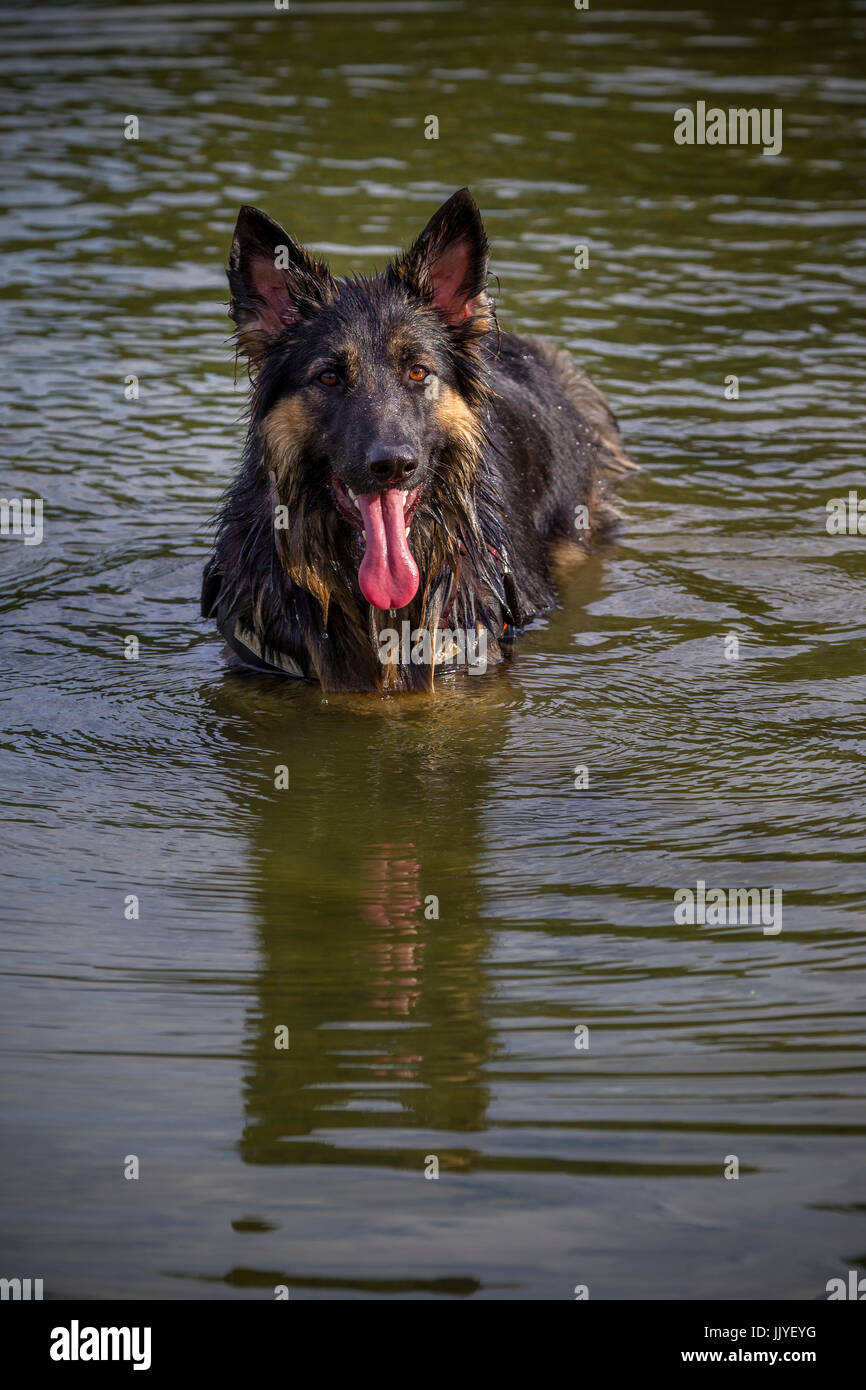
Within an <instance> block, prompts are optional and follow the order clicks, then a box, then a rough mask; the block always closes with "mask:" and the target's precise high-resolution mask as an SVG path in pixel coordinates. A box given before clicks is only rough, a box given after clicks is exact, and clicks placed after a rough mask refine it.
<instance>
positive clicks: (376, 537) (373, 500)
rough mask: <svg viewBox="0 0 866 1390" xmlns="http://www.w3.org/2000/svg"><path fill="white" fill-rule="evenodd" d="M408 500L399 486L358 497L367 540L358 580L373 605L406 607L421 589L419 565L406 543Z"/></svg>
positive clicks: (363, 493)
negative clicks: (404, 509)
mask: <svg viewBox="0 0 866 1390" xmlns="http://www.w3.org/2000/svg"><path fill="white" fill-rule="evenodd" d="M405 500H406V493H405V492H401V490H400V489H399V488H396V487H391V488H388V490H387V492H362V493H360V494H359V496H358V497H357V498H356V501H357V503H358V506H359V507H360V508H361V516H362V517H363V518H364V536H365V539H366V549H365V551H364V558H363V560H362V561H361V568H360V569H359V571H358V581H359V583H360V585H361V591H362V593H363V595H364V597H365V599H366V600H367V602H368V603H372V605H373V607H374V608H405V607H406V604H407V603H411V602H412V599H413V598H414V597H415V594H416V592H417V589H418V566H417V565H416V564H415V561H414V559H413V557H412V552H411V551H410V549H409V546H408V545H407V543H406V521H405V519H404V516H403V507H404V503H405Z"/></svg>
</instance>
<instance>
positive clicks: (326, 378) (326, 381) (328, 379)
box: [319, 372, 337, 386]
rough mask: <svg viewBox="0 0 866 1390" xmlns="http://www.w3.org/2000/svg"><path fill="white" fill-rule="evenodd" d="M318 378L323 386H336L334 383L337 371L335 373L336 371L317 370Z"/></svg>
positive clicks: (335, 382)
mask: <svg viewBox="0 0 866 1390" xmlns="http://www.w3.org/2000/svg"><path fill="white" fill-rule="evenodd" d="M319 380H320V382H321V383H322V385H323V386H336V384H337V373H336V372H319Z"/></svg>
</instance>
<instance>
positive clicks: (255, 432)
mask: <svg viewBox="0 0 866 1390" xmlns="http://www.w3.org/2000/svg"><path fill="white" fill-rule="evenodd" d="M487 267H488V248H487V238H486V236H485V234H484V228H483V226H482V223H481V217H480V214H479V212H478V208H477V207H476V205H475V202H474V200H473V198H472V196H471V194H470V193H469V191H468V189H465V188H464V189H461V190H460V191H459V192H458V193H455V194H454V195H453V197H451V198H449V199H448V201H447V202H446V203H444V204H443V206H442V207H441V208H440V209H439V211H438V212H437V213H435V214H434V216H433V217H432V218H431V219H430V221H429V222H428V224H427V226H426V227H425V228H424V230H423V232H422V233H421V235H420V236H419V237H418V239H417V241H415V243H414V244H413V245H412V246H411V247H410V248H409V250H408V251H405V252H404V253H403V254H402V255H400V256H398V257H397V258H396V259H395V260H394V261H393V262H392V263H391V264H390V265H389V266H388V268H387V269H386V270H385V271H384V273H383V274H381V275H377V276H375V277H374V278H369V279H368V278H358V277H353V278H351V279H340V280H338V279H334V278H333V277H332V276H331V274H330V272H329V270H328V267H327V266H326V265H325V264H324V263H323V262H322V261H319V260H316V259H315V258H314V257H313V256H311V255H310V254H309V253H308V252H307V251H305V250H304V249H303V247H301V246H299V245H298V244H297V242H295V241H294V240H293V239H292V238H291V237H290V236H289V234H288V233H287V232H285V231H284V230H283V228H282V227H281V226H279V225H278V223H276V222H274V221H272V219H271V218H270V217H268V216H267V215H266V214H265V213H263V212H260V211H259V210H258V209H257V208H253V207H243V208H241V211H240V214H239V216H238V221H237V226H236V228H235V234H234V240H233V243H232V248H231V256H230V260H229V269H228V277H229V287H230V291H231V305H230V308H229V313H230V316H231V318H232V319H233V320H234V322H235V325H236V334H235V338H236V347H237V351H238V352H241V353H243V354H245V355H246V357H247V359H248V363H249V370H250V375H251V378H252V381H253V386H252V392H251V404H250V423H249V432H248V436H247V443H246V451H245V455H244V460H243V465H242V467H241V470H240V473H239V475H238V477H237V478H236V480H235V482H234V484H233V485H232V487H231V488H230V489H229V491H228V493H227V496H226V499H225V502H224V505H223V508H222V512H221V514H220V517H219V519H218V532H217V538H216V545H215V549H214V553H213V555H212V557H211V559H210V561H209V562H208V564H207V567H206V569H205V573H204V583H203V586H202V614H203V616H204V617H206V618H208V617H213V618H215V619H216V622H217V625H218V627H219V629H220V632H221V633H222V635H223V637H224V638H225V639H226V641H227V643H228V645H229V646H230V647H231V648H232V649H233V651H234V653H235V655H236V657H238V658H239V659H240V661H241V663H242V664H243V665H245V666H248V667H253V668H255V669H258V670H266V671H277V672H283V673H286V674H289V675H293V676H300V677H306V678H317V679H318V680H319V681H320V682H321V684H322V686H323V687H324V688H325V689H326V690H351V691H364V690H366V691H378V690H430V689H431V688H432V686H433V678H434V673H435V670H436V668H437V665H440V666H447V665H448V663H449V661H453V660H454V658H455V656H456V659H457V661H458V662H459V661H460V660H461V658H462V659H463V661H464V662H465V664H467V665H470V666H473V668H477V667H478V666H479V665H481V664H482V663H480V662H478V660H477V653H478V651H479V649H481V650H483V652H484V654H485V658H486V660H498V659H500V658H501V656H502V655H504V654H505V652H506V650H507V644H508V643H509V642H510V640H511V638H512V637H513V634H514V631H515V629H519V628H520V627H522V626H524V625H525V624H526V622H527V621H528V620H529V619H530V618H531V617H533V616H534V615H536V614H539V613H541V612H543V611H544V610H545V609H549V608H551V607H553V606H554V604H555V602H556V595H555V590H554V585H553V572H552V558H551V549H552V546H553V545H555V543H556V542H562V541H569V542H571V543H572V545H573V547H576V548H580V549H583V550H586V549H588V548H589V547H590V546H591V545H592V544H593V543H594V542H595V541H596V540H599V539H603V538H604V537H606V536H607V535H609V533H610V532H611V530H612V528H613V526H614V524H615V522H616V519H617V515H618V514H617V512H616V510H615V508H614V506H613V504H612V501H611V497H610V494H609V486H610V484H611V483H612V482H613V481H614V480H615V479H616V478H617V477H619V476H622V475H624V474H626V473H629V472H631V471H632V469H633V468H634V465H633V464H632V463H631V462H630V460H629V459H628V457H627V456H626V454H625V453H624V451H623V448H622V444H621V442H620V436H619V431H618V429H617V424H616V420H615V418H614V416H613V415H612V413H611V411H610V409H609V408H608V406H607V404H606V403H605V400H604V398H603V396H602V395H601V393H600V392H599V391H598V390H597V389H596V387H595V386H593V385H592V383H591V382H590V381H589V379H588V377H587V376H586V375H585V374H584V372H583V371H581V370H580V369H579V368H578V367H576V366H575V365H574V363H573V362H572V360H571V358H570V357H569V355H568V353H567V352H565V351H563V350H557V349H556V348H553V347H551V346H550V345H548V344H546V343H543V342H541V341H539V340H537V339H534V338H525V337H517V336H516V335H513V334H510V333H502V332H500V330H499V326H498V323H497V320H496V314H495V309H494V306H493V303H492V301H491V299H490V298H489V296H488V293H487ZM473 657H474V658H475V659H474V660H473ZM486 660H485V662H484V663H483V664H486Z"/></svg>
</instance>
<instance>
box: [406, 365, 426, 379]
mask: <svg viewBox="0 0 866 1390" xmlns="http://www.w3.org/2000/svg"><path fill="white" fill-rule="evenodd" d="M429 375H430V373H429V372H428V370H427V368H426V367H422V366H421V365H420V363H417V362H416V364H415V366H414V367H410V368H409V380H410V381H426V379H427V377H428V376H429Z"/></svg>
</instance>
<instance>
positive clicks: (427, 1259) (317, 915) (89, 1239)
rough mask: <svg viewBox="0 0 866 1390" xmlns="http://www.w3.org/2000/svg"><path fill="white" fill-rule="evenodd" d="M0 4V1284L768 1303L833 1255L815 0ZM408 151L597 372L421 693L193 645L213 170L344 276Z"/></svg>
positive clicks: (843, 927) (837, 1034) (839, 583)
mask: <svg viewBox="0 0 866 1390" xmlns="http://www.w3.org/2000/svg"><path fill="white" fill-rule="evenodd" d="M3 27H4V37H3V43H2V45H0V53H2V58H0V71H2V77H3V81H2V89H0V102H2V113H3V114H2V135H3V145H4V149H5V151H6V167H5V176H4V184H5V194H6V196H5V199H4V210H3V216H2V237H3V243H4V248H5V252H6V254H5V257H4V275H5V279H6V282H7V285H8V302H7V305H6V326H5V330H4V335H3V342H4V347H5V353H4V359H5V360H4V370H3V378H2V395H3V409H4V416H5V440H6V448H5V460H6V462H5V466H4V470H3V479H2V482H3V494H4V495H10V494H11V495H14V496H24V497H28V496H29V497H34V496H40V497H42V498H44V504H45V522H44V525H45V532H44V541H43V543H42V544H41V545H34V546H25V545H24V544H23V543H22V541H21V540H20V539H13V538H8V537H7V538H5V539H4V540H3V542H2V546H0V565H2V575H0V588H2V607H3V610H4V615H5V622H4V630H3V636H2V691H3V697H2V698H3V727H4V731H5V732H4V735H3V748H4V753H3V762H4V779H3V786H4V791H3V799H4V809H5V810H6V813H7V816H6V827H5V831H4V850H5V852H4V856H3V860H4V866H5V867H4V874H3V880H2V895H0V901H2V903H3V915H4V920H5V924H6V925H5V943H6V944H5V951H4V968H3V976H2V981H3V983H2V992H0V1002H2V1017H3V1028H2V1045H3V1067H2V1075H3V1080H2V1088H3V1103H4V1113H5V1117H6V1124H5V1127H4V1136H3V1139H2V1142H0V1168H2V1175H3V1191H4V1194H5V1204H4V1212H3V1219H2V1246H0V1249H2V1270H0V1273H2V1274H3V1275H5V1276H12V1275H15V1274H18V1275H21V1276H24V1275H31V1276H33V1277H42V1278H44V1280H45V1289H46V1296H52V1297H68V1296H76V1295H79V1296H94V1297H106V1296H110V1295H120V1296H124V1297H157V1298H170V1299H177V1298H202V1297H204V1298H242V1297H249V1298H264V1299H270V1298H272V1297H273V1289H274V1286H275V1284H278V1283H286V1284H288V1285H289V1286H290V1288H291V1293H292V1297H298V1298H332V1297H347V1296H348V1297H367V1296H371V1295H372V1296H377V1297H404V1298H405V1297H429V1296H441V1297H457V1298H460V1297H468V1296H474V1297H476V1298H503V1297H506V1298H512V1297H518V1298H526V1297H528V1298H538V1297H549V1298H570V1297H573V1289H574V1286H575V1285H576V1284H585V1285H588V1287H589V1290H590V1297H591V1298H634V1297H641V1296H648V1297H653V1298H684V1297H697V1296H702V1297H721V1298H726V1299H747V1298H757V1297H769V1298H786V1297H792V1298H799V1299H815V1298H822V1297H824V1296H825V1284H826V1281H827V1280H828V1279H829V1278H831V1277H836V1276H839V1275H843V1274H844V1273H845V1271H846V1270H847V1269H848V1268H849V1267H852V1266H853V1265H856V1264H858V1263H859V1264H860V1265H861V1266H863V1265H864V1263H866V1256H864V1254H863V1252H864V1250H866V1230H864V1212H866V1185H864V1177H863V1158H862V1155H863V1136H864V1132H866V1114H864V1108H863V1090H864V1085H863V1080H864V1056H863V1053H864V1043H863V1032H862V991H863V971H864V965H866V950H864V945H863V931H862V928H863V902H864V893H863V867H862V865H863V854H864V847H866V816H864V797H863V793H864V783H866V775H864V752H866V747H864V745H866V725H864V719H863V700H864V693H866V682H864V674H866V659H864V654H863V653H864V646H863V637H864V626H866V622H864V616H863V603H862V580H863V571H864V559H863V557H864V548H866V539H864V538H863V537H860V536H856V535H855V536H850V535H842V536H830V535H828V534H827V531H826V527H825V517H826V511H825V508H826V502H827V500H828V499H830V498H832V497H837V496H842V495H847V492H848V490H849V489H850V488H855V487H857V486H858V485H859V487H860V489H861V493H863V492H864V490H866V478H864V469H863V462H862V435H863V410H862V406H863V396H862V361H863V353H864V341H866V332H864V320H863V316H862V297H861V299H860V306H859V307H858V296H862V290H863V283H864V266H866V198H864V184H863V174H864V156H863V127H864V99H866V82H864V79H863V75H862V63H861V61H860V58H859V54H858V48H857V42H856V40H857V38H858V37H859V39H860V40H861V42H862V39H863V36H864V28H866V18H864V9H863V6H862V5H859V6H855V5H845V4H838V3H837V4H832V3H830V4H825V5H823V6H820V7H819V6H814V7H813V6H807V5H800V6H793V7H792V6H791V5H790V4H781V3H778V2H777V0H775V2H774V3H771V4H768V5H764V6H755V5H751V4H745V3H741V0H737V3H726V4H724V5H722V4H717V5H711V4H710V3H709V0H703V3H697V4H695V5H693V6H690V7H689V8H682V9H679V8H677V9H676V10H665V11H657V10H656V9H655V8H654V7H652V6H647V7H640V8H638V7H636V6H635V5H633V4H630V5H629V8H627V9H619V8H616V7H615V6H602V5H598V6H595V5H594V4H593V7H592V9H591V10H590V11H589V12H586V13H578V12H575V11H573V9H572V8H571V7H570V6H569V5H567V4H559V3H542V4H534V5H533V6H531V7H527V6H525V5H522V4H516V3H509V4H505V3H501V0H500V3H498V4H496V5H476V4H474V3H473V4H472V5H469V4H456V3H455V4H452V3H439V4H437V3H429V4H428V3H425V4H423V5H419V4H410V3H406V4H400V3H396V4H386V3H382V4H354V5H353V4H335V3H328V4H296V3H294V0H293V3H292V6H291V11H290V13H289V14H277V13H276V12H274V11H273V9H272V8H271V7H269V6H268V5H267V4H265V3H262V4H260V5H244V6H237V7H236V6H233V5H230V4H224V3H217V4H209V5H180V4H160V5H154V6H150V5H129V6H125V7H121V6H112V7H107V6H102V5H90V6H87V7H82V8H79V9H78V10H77V11H76V10H74V9H73V8H72V7H67V6H64V7H57V8H51V7H45V6H38V7H33V8H30V9H26V8H25V9H22V8H21V7H14V8H13V7H9V8H7V9H6V10H5V11H4V14H3ZM696 99H705V100H707V101H708V102H709V103H712V102H713V101H718V102H719V104H721V105H723V106H727V105H729V104H734V105H748V104H756V105H758V106H767V107H781V108H782V109H783V112H784V143H783V149H782V153H781V155H780V156H779V157H778V158H766V157H763V156H762V155H761V153H760V150H758V149H754V148H712V149H711V148H708V147H704V148H698V147H695V148H685V147H682V148H681V147H677V146H675V145H674V143H673V138H672V136H673V110H674V109H675V108H676V107H678V106H680V105H682V104H684V103H693V102H694V101H695V100H696ZM128 114H137V115H138V116H139V120H140V139H139V141H138V142H135V141H127V140H125V139H124V138H123V121H124V117H125V116H126V115H128ZM430 114H435V115H437V116H438V118H439V123H440V130H439V139H438V141H433V140H426V139H425V137H424V124H425V117H427V116H428V115H430ZM463 183H469V184H470V185H471V187H472V188H473V191H474V192H475V194H476V197H477V198H478V201H479V203H480V205H481V207H482V210H483V212H484V215H485V220H486V225H487V228H488V232H489V234H490V237H491V241H492V243H493V248H494V269H495V271H496V272H497V273H498V275H499V277H500V281H501V296H500V313H501V317H502V319H503V322H504V323H506V324H507V326H509V327H511V328H523V329H525V330H530V331H534V332H539V333H542V334H544V335H546V336H548V337H550V338H551V339H554V340H555V341H557V342H560V343H563V344H566V345H568V346H569V347H571V348H572V349H574V350H575V352H576V353H577V355H578V356H579V358H580V360H581V361H582V363H583V364H584V365H585V366H586V367H587V368H588V370H589V371H590V372H591V374H592V375H593V376H594V377H595V378H596V380H597V381H598V382H599V384H600V385H601V386H602V388H603V389H604V390H605V392H606V393H607V394H608V395H609V397H610V399H611V401H612V402H613V403H614V405H615V408H616V410H617V412H618V415H619V417H620V420H621V423H622V428H623V432H624V435H625V438H626V441H627V444H628V447H629V448H630V450H631V452H632V454H633V455H634V457H635V458H636V459H637V460H638V461H639V462H640V463H641V464H642V465H643V467H644V470H645V471H644V473H643V474H642V475H641V477H640V478H639V479H637V480H636V481H634V482H632V483H630V484H629V487H628V489H627V496H626V511H627V516H628V526H627V531H626V532H625V534H624V535H623V538H622V540H621V542H620V543H619V544H618V545H617V546H616V547H615V548H614V549H612V550H610V551H608V552H607V553H605V554H604V555H600V556H598V557H597V558H594V559H593V560H592V561H590V562H589V563H587V564H586V565H584V566H583V568H582V569H580V570H578V571H574V572H572V573H571V574H570V575H569V576H568V577H567V579H566V581H565V583H564V585H563V590H562V600H563V603H562V608H561V610H559V611H557V612H556V613H554V614H553V615H552V616H551V618H550V620H549V621H547V622H543V623H539V624H538V625H536V626H535V627H534V629H533V630H532V631H531V632H530V633H528V634H527V635H526V636H524V638H523V639H522V640H521V642H520V645H519V650H518V654H517V656H516V659H515V660H514V661H513V662H512V663H510V664H509V665H508V666H506V667H502V668H498V669H496V670H495V671H492V672H490V673H488V675H487V676H485V677H483V678H469V677H463V678H462V679H453V680H451V682H450V683H449V682H448V681H445V682H444V683H443V684H442V685H441V686H440V689H439V693H438V694H437V696H436V697H435V699H427V698H424V697H421V698H414V699H393V698H392V699H377V698H371V697H346V696H333V695H331V696H323V694H322V692H321V690H319V689H318V688H315V687H310V686H304V685H298V684H293V683H291V682H283V681H280V680H278V679H272V678H246V679H245V678H242V677H239V676H237V675H231V674H229V673H228V672H227V671H226V669H225V666H224V663H223V659H222V655H221V644H220V643H219V641H218V639H217V638H216V636H215V634H214V632H213V631H212V630H211V629H210V628H209V626H208V625H205V624H203V623H201V621H200V620H199V619H198V617H197V593H198V584H199V575H200V570H201V566H202V563H203V560H204V558H205V556H206V553H207V551H208V548H209V543H210V533H209V530H208V526H207V519H208V518H209V516H210V515H211V514H212V513H213V511H214V509H215V507H216V505H217V501H218V498H219V496H220V493H221V491H222V489H223V487H224V486H225V484H226V482H227V480H228V478H229V477H230V475H231V472H232V469H233V468H234V466H235V464H236V461H237V459H238V456H239V449H240V443H241V437H242V427H241V424H240V420H241V414H242V409H243V400H244V384H245V383H244V380H243V373H242V372H241V373H239V380H238V383H237V385H235V384H234V380H233V363H232V361H231V353H230V351H229V349H228V348H227V346H226V337H227V333H228V328H229V327H230V325H229V324H228V321H227V319H226V318H225V301H226V298H227V295H226V288H225V281H224V276H223V271H222V266H223V264H224V262H225V257H226V252H227V247H228V244H229V240H230V235H231V229H232V226H233V224H234V218H235V215H236V212H237V207H238V205H239V204H240V203H242V202H246V201H249V202H253V203H256V204H259V205H260V206H263V207H265V208H266V209H267V210H268V211H270V212H271V213H272V214H273V215H274V216H276V217H277V218H278V219H280V220H281V221H283V222H284V223H285V224H287V225H288V226H289V227H290V229H291V230H292V231H293V233H294V234H295V235H296V236H298V237H299V238H300V239H302V240H304V241H306V242H308V243H309V244H310V245H312V246H314V247H315V248H316V249H317V250H319V251H321V252H324V253H327V254H328V255H329V256H330V257H331V259H332V262H333V265H334V268H335V269H336V270H337V271H338V272H346V271H348V270H349V269H369V268H371V267H372V266H374V265H378V266H381V265H382V264H383V263H384V262H385V260H386V258H387V256H388V255H389V254H390V252H391V251H392V250H393V249H394V248H395V247H396V246H398V245H400V244H403V243H405V242H406V241H407V240H408V239H409V238H410V237H411V236H412V235H413V234H414V233H416V232H417V231H418V230H419V229H420V227H421V226H422V225H423V224H424V222H425V221H426V219H427V217H428V216H429V214H430V213H431V212H432V211H433V209H434V208H435V207H436V206H437V205H438V203H439V202H440V201H442V200H443V199H444V198H445V197H446V196H447V195H448V194H449V193H450V192H452V191H453V189H454V188H455V187H458V186H460V185H461V184H463ZM580 243H585V244H586V245H588V247H589V249H590V264H589V267H588V268H587V269H585V270H581V271H577V270H575V269H574V264H573V262H574V247H575V245H577V244H580ZM130 375H135V376H137V377H138V378H139V381H140V399H139V400H137V401H130V400H126V399H125V398H124V383H125V380H126V378H127V377H128V376H130ZM730 375H735V376H737V377H738V378H739V398H738V399H736V400H733V399H731V400H726V399H725V395H724V392H725V378H726V377H728V376H730ZM731 634H734V635H736V636H737V637H738V640H739V659H736V660H734V659H728V657H727V656H726V641H727V639H728V638H729V636H730V635H731ZM128 636H135V637H137V638H138V640H139V643H140V656H139V660H138V661H129V660H126V659H125V657H124V639H125V638H126V637H128ZM728 650H729V648H728ZM278 765H284V766H285V767H286V768H287V769H288V772H289V778H290V786H289V788H288V790H279V791H278V790H276V788H275V786H274V778H275V768H276V767H277V766H278ZM580 765H585V766H586V767H587V769H588V775H589V785H588V787H586V788H583V789H578V788H576V787H575V781H576V780H579V779H576V774H575V768H576V767H577V766H580ZM698 879H703V880H705V881H706V882H707V884H708V885H710V886H719V887H726V888H727V887H776V888H780V889H781V890H782V891H783V898H784V918H783V929H782V931H781V933H780V934H778V935H765V934H764V933H763V932H762V930H761V928H760V927H759V926H750V925H748V926H730V925H728V926H713V925H707V926H692V927H689V926H678V925H675V924H674V921H673V893H674V890H675V889H677V888H681V887H687V886H689V885H691V886H692V887H694V886H695V885H696V883H697V880H698ZM130 895H135V896H136V897H137V898H138V900H139V913H140V915H139V918H138V920H135V919H133V918H128V917H126V916H125V911H130V910H131V909H130V908H128V907H125V904H126V903H127V900H128V898H129V896H130ZM433 898H435V899H438V913H439V915H438V919H436V918H435V917H434V916H433V915H432V914H433V913H434V911H435V904H434V903H433V902H432V899H433ZM581 1025H583V1026H585V1027H588V1029H589V1047H588V1048H587V1049H585V1050H584V1049H580V1050H579V1049H577V1048H576V1047H575V1031H574V1030H575V1028H576V1027H579V1026H581ZM280 1028H288V1030H289V1041H290V1046H289V1048H288V1050H280V1049H278V1048H277V1047H276V1046H275V1040H276V1039H277V1038H278V1037H279V1036H280V1035H279V1034H278V1032H277V1031H276V1030H279V1029H280ZM578 1036H580V1035H578ZM132 1155H135V1156H136V1157H137V1159H138V1162H139V1165H140V1169H139V1171H140V1176H139V1179H138V1181H133V1180H126V1179H125V1178H124V1169H125V1166H128V1158H129V1156H132ZM732 1155H733V1156H736V1157H737V1158H738V1160H739V1165H740V1177H739V1180H737V1181H734V1180H726V1179H725V1177H724V1170H725V1167H726V1165H729V1156H732ZM428 1156H435V1157H436V1158H438V1161H439V1179H438V1181H434V1180H427V1179H426V1178H425V1176H424V1174H425V1167H426V1168H428V1169H429V1168H430V1167H431V1165H430V1163H429V1162H428Z"/></svg>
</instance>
